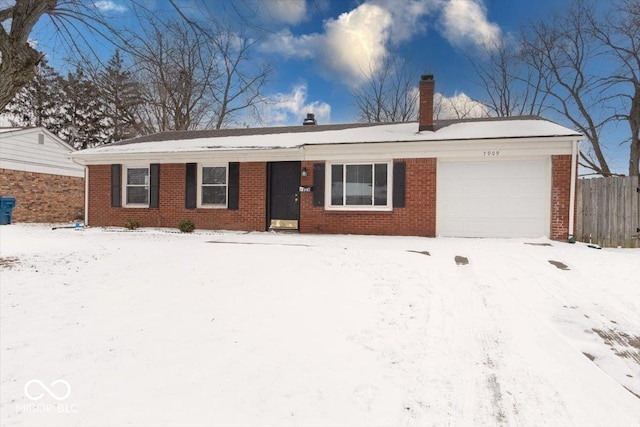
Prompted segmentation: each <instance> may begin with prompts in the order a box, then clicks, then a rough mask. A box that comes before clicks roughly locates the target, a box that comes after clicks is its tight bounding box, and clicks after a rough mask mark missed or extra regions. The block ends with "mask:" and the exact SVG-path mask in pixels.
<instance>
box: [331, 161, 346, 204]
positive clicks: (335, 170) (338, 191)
mask: <svg viewBox="0 0 640 427" xmlns="http://www.w3.org/2000/svg"><path fill="white" fill-rule="evenodd" d="M342 167H343V165H331V204H332V205H333V206H342V205H343V202H342V184H343V181H342Z"/></svg>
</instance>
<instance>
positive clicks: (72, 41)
mask: <svg viewBox="0 0 640 427" xmlns="http://www.w3.org/2000/svg"><path fill="white" fill-rule="evenodd" d="M149 4H150V2H147V1H146V0H128V2H127V7H128V8H129V9H131V11H132V13H133V16H136V17H138V16H141V15H143V14H147V15H151V14H153V13H154V12H153V11H151V10H149V9H148V5H149ZM169 4H170V5H171V7H172V9H173V11H174V12H175V13H177V14H178V16H179V17H180V20H181V21H182V22H183V23H184V24H187V25H188V26H190V27H191V28H196V27H198V26H199V24H198V23H196V22H195V21H194V20H192V19H190V18H188V17H187V16H186V15H185V13H184V11H183V9H182V7H183V6H184V5H183V4H181V3H179V2H176V1H173V0H170V1H169ZM193 5H194V6H195V7H197V8H198V12H199V14H200V16H201V17H200V18H199V21H203V22H209V23H211V22H213V23H218V22H219V21H218V15H219V14H222V15H224V16H227V17H231V18H232V19H236V20H239V21H240V22H241V23H244V24H245V26H247V27H251V28H253V29H260V25H259V20H257V19H256V18H257V17H258V15H257V14H256V7H257V6H256V4H255V3H254V2H250V1H244V0H243V1H242V2H237V1H235V0H220V1H219V2H217V3H216V7H215V8H214V7H212V6H211V2H209V1H208V0H194V2H193ZM218 6H222V12H220V11H219V10H218ZM43 17H48V18H49V19H50V22H51V24H52V26H53V28H54V29H55V30H54V32H53V34H51V36H52V37H56V38H58V39H59V45H60V46H62V47H63V49H64V50H65V53H66V54H69V55H72V56H76V57H78V58H83V59H86V58H87V57H91V58H92V61H94V62H95V61H97V62H100V55H99V54H98V53H97V52H95V51H94V49H93V46H94V44H95V38H99V39H101V40H102V41H104V42H107V43H110V44H112V45H115V47H116V48H118V49H120V50H121V51H123V52H127V53H135V52H132V49H135V48H137V47H138V46H137V45H132V44H131V43H130V42H131V37H132V33H134V35H136V34H135V33H136V31H135V29H134V30H132V29H131V28H129V29H128V30H125V29H124V28H117V27H118V23H117V21H115V20H113V19H109V17H108V16H105V15H104V13H103V12H102V11H101V10H100V9H99V8H97V7H96V5H95V4H94V2H93V1H86V0H14V1H13V2H11V1H9V2H7V1H5V2H0V111H2V110H3V109H4V108H5V106H6V105H7V104H8V103H9V102H10V101H11V99H12V98H13V97H14V96H15V94H16V93H17V92H18V91H19V90H20V89H21V88H22V87H24V86H25V85H26V84H27V83H29V82H30V81H31V80H32V79H33V77H34V75H35V72H36V66H37V65H38V63H39V62H40V61H41V59H42V58H43V54H42V52H39V51H38V50H37V49H36V48H35V47H34V46H33V45H32V44H30V42H29V37H30V35H31V33H32V31H33V29H34V27H35V26H36V24H37V23H38V22H39V21H40V20H41V19H42V18H43ZM249 19H251V20H252V24H251V25H248V24H249ZM134 38H137V37H134Z"/></svg>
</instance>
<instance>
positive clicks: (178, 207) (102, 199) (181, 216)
mask: <svg viewBox="0 0 640 427" xmlns="http://www.w3.org/2000/svg"><path fill="white" fill-rule="evenodd" d="M266 170H267V169H266V164H265V163H240V198H239V200H240V202H239V209H238V210H228V209H202V208H196V209H185V207H184V204H185V175H186V165H185V164H184V163H181V164H162V165H160V203H159V205H160V207H159V208H154V209H151V208H112V207H111V165H96V166H89V221H88V223H89V225H93V226H107V225H109V226H120V227H121V226H123V225H124V223H125V221H127V220H135V221H138V222H139V223H140V225H141V226H142V227H173V228H177V227H178V224H179V223H180V221H183V220H185V219H189V220H191V221H193V222H194V223H195V225H196V228H200V229H219V230H251V231H254V230H264V229H265V224H266V219H265V215H266V211H265V206H266V194H267V188H266V187H267V186H266V182H267V178H266Z"/></svg>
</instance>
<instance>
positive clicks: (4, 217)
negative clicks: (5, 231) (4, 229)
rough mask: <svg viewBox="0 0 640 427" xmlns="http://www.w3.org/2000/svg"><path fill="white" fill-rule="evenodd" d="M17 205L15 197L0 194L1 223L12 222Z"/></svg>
mask: <svg viewBox="0 0 640 427" xmlns="http://www.w3.org/2000/svg"><path fill="white" fill-rule="evenodd" d="M15 206H16V198H15V197H5V196H0V225H5V224H11V219H12V217H13V208H14V207H15Z"/></svg>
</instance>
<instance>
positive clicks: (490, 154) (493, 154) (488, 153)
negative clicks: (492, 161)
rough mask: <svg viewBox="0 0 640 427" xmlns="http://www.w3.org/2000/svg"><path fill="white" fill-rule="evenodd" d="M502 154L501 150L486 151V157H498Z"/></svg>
mask: <svg viewBox="0 0 640 427" xmlns="http://www.w3.org/2000/svg"><path fill="white" fill-rule="evenodd" d="M499 155H500V151H499V150H488V151H485V152H484V157H497V156H499Z"/></svg>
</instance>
